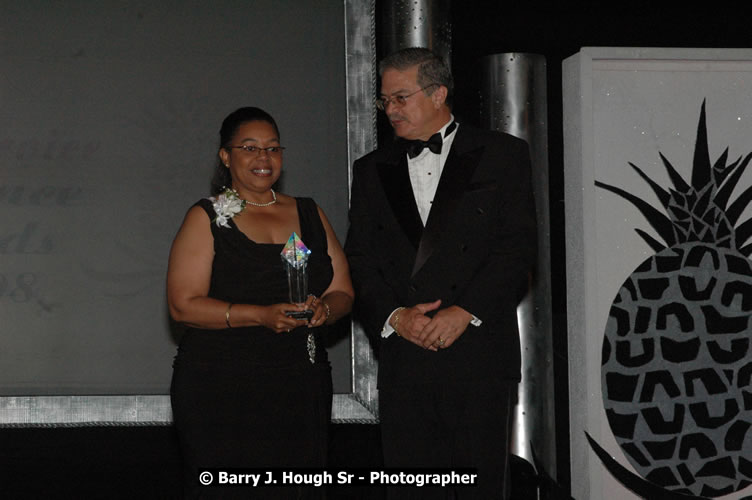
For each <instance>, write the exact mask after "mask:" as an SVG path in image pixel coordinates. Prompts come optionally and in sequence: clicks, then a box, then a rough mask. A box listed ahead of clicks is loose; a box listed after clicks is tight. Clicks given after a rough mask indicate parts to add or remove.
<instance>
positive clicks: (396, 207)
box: [378, 150, 423, 250]
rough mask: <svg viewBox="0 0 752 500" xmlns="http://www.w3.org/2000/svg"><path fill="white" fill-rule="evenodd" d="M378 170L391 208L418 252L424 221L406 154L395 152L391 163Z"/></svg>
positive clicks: (381, 165)
mask: <svg viewBox="0 0 752 500" xmlns="http://www.w3.org/2000/svg"><path fill="white" fill-rule="evenodd" d="M378 169H379V177H380V178H381V184H382V185H383V187H384V192H385V193H386V197H387V200H389V206H390V207H391V209H392V212H393V213H394V216H395V217H396V219H397V221H398V222H399V225H400V227H401V228H402V231H403V232H404V233H405V235H406V236H407V238H408V239H409V240H410V243H412V245H413V247H414V248H415V249H416V250H417V248H418V244H419V242H420V237H421V233H422V232H423V221H421V220H420V213H419V212H418V206H417V204H416V203H415V195H414V194H413V188H412V183H411V182H410V174H409V173H408V170H407V159H406V157H405V154H404V152H400V151H398V150H395V151H394V154H393V155H392V157H391V161H387V162H384V163H380V164H379V166H378Z"/></svg>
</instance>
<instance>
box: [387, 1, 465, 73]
mask: <svg viewBox="0 0 752 500" xmlns="http://www.w3.org/2000/svg"><path fill="white" fill-rule="evenodd" d="M450 6H451V2H450V0H391V1H383V2H381V5H380V8H381V20H382V28H381V41H382V42H383V45H382V48H383V50H382V52H383V53H382V56H386V55H388V54H391V53H392V52H396V51H398V50H400V49H405V48H408V47H425V48H427V49H430V50H432V51H433V52H434V53H435V54H438V55H440V56H441V57H443V58H444V60H445V61H446V62H447V64H449V63H450V62H451V61H450V56H451V53H452V27H451V24H450V22H449V15H450Z"/></svg>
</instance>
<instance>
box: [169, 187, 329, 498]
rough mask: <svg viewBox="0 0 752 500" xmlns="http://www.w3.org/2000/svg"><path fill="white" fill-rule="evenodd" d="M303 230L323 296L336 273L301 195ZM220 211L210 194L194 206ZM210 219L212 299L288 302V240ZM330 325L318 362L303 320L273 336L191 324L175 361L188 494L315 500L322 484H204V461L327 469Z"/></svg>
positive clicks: (312, 289) (321, 330)
mask: <svg viewBox="0 0 752 500" xmlns="http://www.w3.org/2000/svg"><path fill="white" fill-rule="evenodd" d="M296 201H297V207H298V217H299V220H300V229H301V232H302V234H301V235H299V236H300V238H301V240H303V242H304V243H305V245H306V246H307V247H308V248H309V249H310V250H311V254H310V256H309V260H308V266H307V270H308V293H312V294H315V295H317V296H319V297H320V296H321V294H322V293H323V292H324V291H325V290H326V288H327V287H328V286H329V284H330V282H331V280H332V276H333V270H332V264H331V259H330V258H329V255H328V253H327V243H326V233H325V231H324V227H323V225H322V223H321V219H320V218H319V215H318V211H317V208H316V204H315V203H314V202H313V200H311V199H310V198H297V199H296ZM197 205H199V206H201V207H202V208H203V209H204V210H206V212H207V214H208V215H209V218H210V220H211V219H214V218H215V216H216V214H215V213H214V209H213V207H212V203H211V201H210V200H208V199H204V200H201V201H199V202H198V203H197ZM230 226H231V227H230V228H226V227H218V226H217V225H216V224H215V223H213V222H212V223H211V231H212V235H213V237H214V251H215V256H214V262H213V263H212V276H211V285H210V290H209V296H210V297H213V298H216V299H219V300H226V301H228V302H232V303H238V304H243V303H245V304H258V305H269V304H275V303H280V302H288V301H289V299H288V285H287V274H286V272H285V270H284V267H283V265H282V260H281V257H280V252H281V251H282V248H283V246H284V245H280V244H260V243H255V242H253V241H251V240H250V239H248V238H247V237H246V236H245V235H244V234H243V233H242V232H241V231H240V230H239V229H238V228H237V226H236V225H235V223H234V221H232V220H230ZM325 329H326V326H322V327H318V328H315V329H314V330H313V331H314V335H315V339H316V354H315V363H311V362H310V359H309V354H308V348H307V338H308V333H309V332H310V331H311V330H310V329H309V328H307V327H300V328H296V329H294V330H293V331H291V332H289V333H275V332H273V331H271V330H269V329H267V328H265V327H247V328H228V329H224V330H203V329H198V328H189V329H188V330H187V332H186V333H185V335H184V336H183V338H182V340H181V342H180V346H179V348H178V354H177V356H176V357H175V362H174V365H173V376H172V387H171V391H170V395H171V402H172V410H173V420H174V423H175V426H176V429H177V431H178V437H179V440H180V447H181V451H182V454H183V461H184V465H185V478H184V481H185V487H186V494H187V497H188V498H214V497H216V498H230V497H233V498H234V497H236V496H237V497H240V498H275V499H278V498H318V495H319V494H321V491H320V490H310V489H309V490H307V491H306V490H301V489H296V488H295V487H285V488H274V489H272V488H267V487H264V488H251V487H243V488H237V489H236V488H227V487H223V488H217V489H216V490H215V489H214V488H207V487H203V486H201V485H200V484H199V482H198V472H197V471H198V469H199V468H211V467H217V468H257V469H264V470H269V469H273V468H283V469H288V470H289V469H290V468H299V467H300V468H303V467H307V468H323V467H325V466H326V451H327V444H328V433H327V429H328V425H329V419H330V416H331V404H332V382H331V369H330V366H329V362H328V359H327V355H326V350H325V349H324V347H323V346H324V339H323V336H324V334H325Z"/></svg>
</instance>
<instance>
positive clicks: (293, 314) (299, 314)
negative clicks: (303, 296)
mask: <svg viewBox="0 0 752 500" xmlns="http://www.w3.org/2000/svg"><path fill="white" fill-rule="evenodd" d="M285 316H287V317H288V318H295V319H311V318H313V311H311V310H310V309H306V310H305V311H287V312H286V313H285Z"/></svg>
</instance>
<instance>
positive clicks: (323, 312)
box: [304, 295, 332, 328]
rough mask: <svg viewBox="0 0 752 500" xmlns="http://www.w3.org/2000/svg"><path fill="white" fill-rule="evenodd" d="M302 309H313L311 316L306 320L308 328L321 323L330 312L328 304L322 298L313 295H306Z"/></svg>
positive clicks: (324, 321)
mask: <svg viewBox="0 0 752 500" xmlns="http://www.w3.org/2000/svg"><path fill="white" fill-rule="evenodd" d="M304 309H308V310H311V311H313V316H312V317H311V319H310V320H309V321H308V327H309V328H313V327H316V326H321V325H323V324H324V323H326V320H328V319H329V316H330V315H331V313H332V311H331V308H330V306H329V304H328V303H326V302H325V301H324V299H323V298H319V297H316V296H315V295H309V296H308V299H307V300H306V302H305V306H304Z"/></svg>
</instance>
